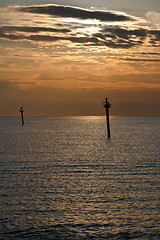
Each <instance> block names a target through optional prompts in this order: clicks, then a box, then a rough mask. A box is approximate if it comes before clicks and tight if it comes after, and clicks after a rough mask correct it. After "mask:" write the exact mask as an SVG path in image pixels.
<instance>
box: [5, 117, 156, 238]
mask: <svg viewBox="0 0 160 240" xmlns="http://www.w3.org/2000/svg"><path fill="white" fill-rule="evenodd" d="M110 123H111V138H110V139H108V138H107V130H106V119H105V117H64V118H62V117H61V118H40V117H39V118H29V117H28V118H25V125H24V126H21V120H20V118H16V117H15V118H11V117H1V118H0V199H1V210H0V239H4V240H6V239H9V240H10V239H11V240H12V239H60V240H63V239H64V240H66V239H68V240H72V239H77V240H79V239H81V240H82V239H94V240H97V239H111V240H112V239H160V232H159V230H160V222H159V217H160V215H159V214H160V212H159V174H160V118H159V117H111V118H110Z"/></svg>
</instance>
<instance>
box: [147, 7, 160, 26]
mask: <svg viewBox="0 0 160 240" xmlns="http://www.w3.org/2000/svg"><path fill="white" fill-rule="evenodd" d="M146 17H147V18H148V20H149V21H150V22H151V24H153V25H154V27H155V28H156V29H159V28H160V13H159V12H153V11H151V12H147V13H146Z"/></svg>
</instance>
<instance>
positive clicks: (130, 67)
mask: <svg viewBox="0 0 160 240" xmlns="http://www.w3.org/2000/svg"><path fill="white" fill-rule="evenodd" d="M153 2H154V1H153ZM55 3H57V2H55ZM0 15H1V20H0V23H1V26H0V56H1V57H0V73H1V74H0V115H1V116H3V115H7V116H8V115H16V111H17V109H19V106H23V107H24V108H25V109H26V111H27V114H28V115H41V116H45V115H47V116H48V115H49V116H63V115H103V114H104V109H103V108H102V104H101V103H102V101H103V100H104V98H105V97H106V96H107V97H108V98H109V100H110V102H111V103H112V106H113V107H112V109H111V114H113V115H160V111H159V109H160V57H159V56H160V50H159V49H160V48H159V46H160V44H159V41H160V30H159V29H160V27H159V22H160V21H159V20H160V13H159V12H155V11H149V9H148V11H147V12H146V14H145V15H144V16H141V17H139V16H134V15H131V14H129V13H127V12H125V11H124V12H123V11H111V10H107V6H105V9H103V8H102V7H101V8H99V9H98V8H97V7H96V8H92V6H91V7H90V8H82V7H81V8H80V7H78V6H76V1H75V6H73V4H72V6H69V5H63V4H61V5H60V4H59V5H57V4H49V5H48V4H45V2H44V5H39V4H37V5H29V6H25V5H18V6H17V5H12V6H10V7H9V6H3V7H1V8H0Z"/></svg>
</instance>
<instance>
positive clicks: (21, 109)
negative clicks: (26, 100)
mask: <svg viewBox="0 0 160 240" xmlns="http://www.w3.org/2000/svg"><path fill="white" fill-rule="evenodd" d="M19 111H20V113H21V118H22V125H24V118H23V112H24V110H23V107H21V108H20V110H19Z"/></svg>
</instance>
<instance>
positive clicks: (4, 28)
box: [0, 26, 71, 33]
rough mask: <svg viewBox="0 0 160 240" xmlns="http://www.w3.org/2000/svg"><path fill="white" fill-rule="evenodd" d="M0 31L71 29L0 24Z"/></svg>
mask: <svg viewBox="0 0 160 240" xmlns="http://www.w3.org/2000/svg"><path fill="white" fill-rule="evenodd" d="M0 31H1V32H15V31H17V32H32V33H37V32H60V33H68V32H71V30H69V29H66V28H59V29H57V28H49V27H48V28H47V27H30V26H23V27H21V26H0Z"/></svg>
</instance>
